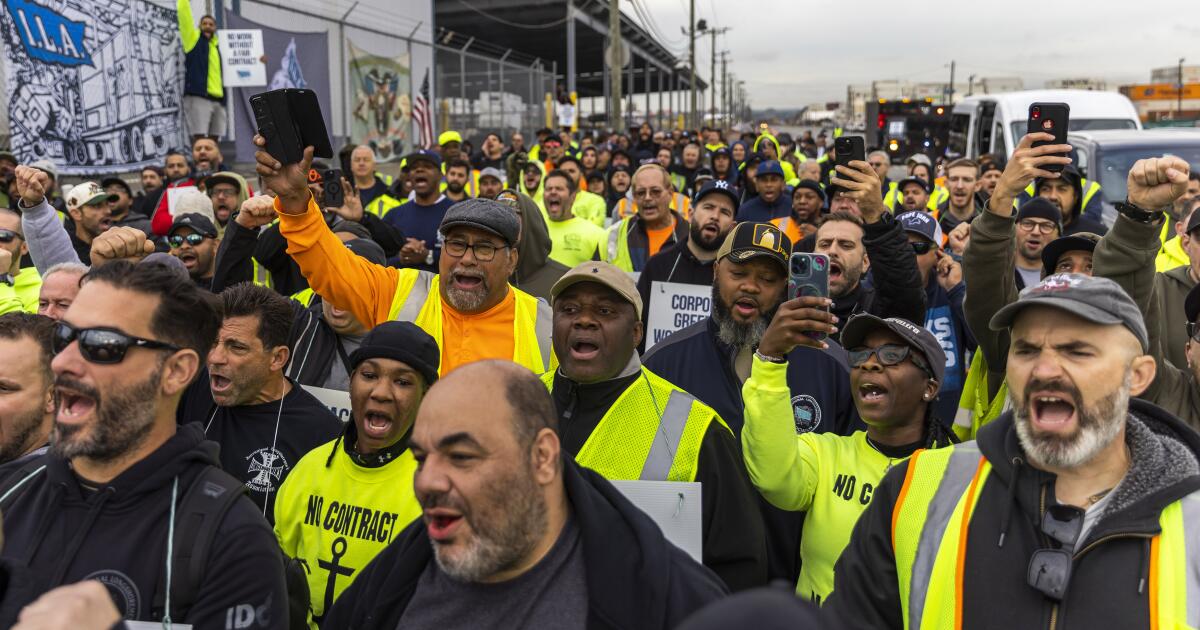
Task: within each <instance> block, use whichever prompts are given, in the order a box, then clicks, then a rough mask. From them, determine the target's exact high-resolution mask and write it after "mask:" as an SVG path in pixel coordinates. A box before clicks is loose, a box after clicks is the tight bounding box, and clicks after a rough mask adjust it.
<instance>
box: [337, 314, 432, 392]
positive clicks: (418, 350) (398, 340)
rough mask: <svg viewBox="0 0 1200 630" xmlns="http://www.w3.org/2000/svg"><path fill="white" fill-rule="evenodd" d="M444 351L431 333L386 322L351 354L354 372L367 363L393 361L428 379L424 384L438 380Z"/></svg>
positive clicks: (364, 338)
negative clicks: (372, 360) (439, 347)
mask: <svg viewBox="0 0 1200 630" xmlns="http://www.w3.org/2000/svg"><path fill="white" fill-rule="evenodd" d="M441 357H442V355H441V351H439V350H438V345H437V342H435V341H434V340H433V337H430V336H429V333H427V332H425V331H424V330H421V328H420V327H418V326H417V325H416V324H414V323H412V322H396V321H392V322H384V323H382V324H380V325H378V326H376V327H374V328H372V329H371V332H369V333H367V335H366V336H365V337H363V340H362V343H361V344H360V345H359V346H358V348H357V349H355V350H354V352H351V353H350V369H351V371H353V370H355V369H356V368H358V366H359V364H361V363H362V362H363V361H366V360H367V359H393V360H396V361H399V362H401V363H403V364H405V365H407V366H408V367H410V368H412V369H414V370H416V371H417V372H418V373H419V374H420V375H421V376H423V377H425V384H426V385H432V384H433V383H435V382H437V380H438V366H439V365H441V362H442V359H441Z"/></svg>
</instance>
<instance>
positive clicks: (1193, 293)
mask: <svg viewBox="0 0 1200 630" xmlns="http://www.w3.org/2000/svg"><path fill="white" fill-rule="evenodd" d="M1196 287H1200V284H1198V285H1196V286H1195V287H1192V289H1191V290H1190V291H1188V294H1187V297H1185V298H1184V299H1183V312H1184V314H1185V315H1187V320H1188V322H1195V321H1196V318H1197V317H1200V291H1197V290H1196Z"/></svg>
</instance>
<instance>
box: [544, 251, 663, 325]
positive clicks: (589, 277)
mask: <svg viewBox="0 0 1200 630" xmlns="http://www.w3.org/2000/svg"><path fill="white" fill-rule="evenodd" d="M580 282H595V283H598V284H602V285H604V286H606V287H608V288H610V289H612V290H613V291H616V292H617V295H620V296H621V297H623V298H625V301H627V302H629V303H630V304H632V305H633V310H634V311H637V316H638V319H641V318H642V296H641V294H639V293H638V290H637V285H635V284H634V283H633V278H632V277H630V275H629V274H627V273H625V272H624V271H621V269H620V268H619V267H617V266H615V265H612V264H609V263H606V262H596V261H587V262H581V263H579V264H578V265H575V267H574V268H572V269H571V270H570V271H568V272H567V273H564V274H563V275H562V277H561V278H559V279H558V282H555V283H554V286H553V287H552V288H551V289H550V303H551V304H553V303H554V300H556V299H558V296H559V295H560V294H562V292H563V291H566V290H567V288H569V287H571V286H573V285H576V284H579V283H580Z"/></svg>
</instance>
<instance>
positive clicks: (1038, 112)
mask: <svg viewBox="0 0 1200 630" xmlns="http://www.w3.org/2000/svg"><path fill="white" fill-rule="evenodd" d="M1029 115H1030V116H1032V117H1033V119H1034V120H1037V119H1039V118H1041V117H1042V108H1041V107H1034V108H1033V111H1032V112H1030V113H1029Z"/></svg>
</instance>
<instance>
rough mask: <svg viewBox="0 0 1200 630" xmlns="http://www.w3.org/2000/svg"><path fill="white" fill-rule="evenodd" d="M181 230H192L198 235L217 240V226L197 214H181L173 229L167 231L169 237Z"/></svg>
mask: <svg viewBox="0 0 1200 630" xmlns="http://www.w3.org/2000/svg"><path fill="white" fill-rule="evenodd" d="M181 228H191V229H192V230H194V231H195V232H196V233H197V234H203V235H204V236H208V237H210V238H216V237H217V234H218V232H217V226H215V225H213V222H212V221H211V220H210V219H209V218H208V217H206V216H204V215H203V214H199V213H196V212H189V213H188V214H181V215H179V216H177V217H175V221H173V222H172V223H171V229H170V230H167V236H170V235H172V234H174V233H175V232H177V231H179V230H180V229H181Z"/></svg>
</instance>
